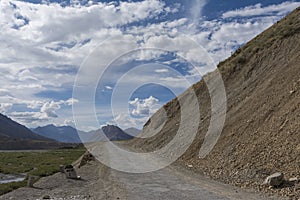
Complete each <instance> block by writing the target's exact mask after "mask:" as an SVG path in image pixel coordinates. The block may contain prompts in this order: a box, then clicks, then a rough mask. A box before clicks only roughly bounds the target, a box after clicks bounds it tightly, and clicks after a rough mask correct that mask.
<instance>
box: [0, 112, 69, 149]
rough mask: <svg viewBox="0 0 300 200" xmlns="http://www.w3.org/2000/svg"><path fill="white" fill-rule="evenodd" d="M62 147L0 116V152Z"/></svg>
mask: <svg viewBox="0 0 300 200" xmlns="http://www.w3.org/2000/svg"><path fill="white" fill-rule="evenodd" d="M62 146H64V144H61V143H58V142H56V141H54V140H52V139H50V138H47V137H43V136H40V135H37V134H35V133H33V132H32V131H31V130H29V129H28V128H26V127H25V126H23V125H21V124H19V123H17V122H15V121H13V120H11V119H10V118H8V117H6V116H5V115H2V114H0V150H21V149H49V148H58V147H62Z"/></svg>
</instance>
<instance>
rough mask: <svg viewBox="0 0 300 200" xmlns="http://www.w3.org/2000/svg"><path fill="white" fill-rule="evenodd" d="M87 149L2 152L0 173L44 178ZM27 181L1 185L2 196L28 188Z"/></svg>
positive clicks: (0, 154)
mask: <svg viewBox="0 0 300 200" xmlns="http://www.w3.org/2000/svg"><path fill="white" fill-rule="evenodd" d="M85 151H86V149H84V148H75V149H59V150H49V151H40V152H36V151H34V152H0V173H3V174H20V173H26V174H27V175H34V176H38V177H44V176H49V175H52V174H54V173H56V172H58V171H59V165H67V164H71V163H72V162H74V161H75V160H77V159H78V158H79V157H80V156H81V155H82V154H83V153H84V152H85ZM26 184H27V180H26V179H25V180H24V181H21V182H12V183H5V184H0V195H2V194H5V193H7V192H10V191H12V190H14V189H17V188H19V187H23V186H26Z"/></svg>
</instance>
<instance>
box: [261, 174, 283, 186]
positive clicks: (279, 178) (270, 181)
mask: <svg viewBox="0 0 300 200" xmlns="http://www.w3.org/2000/svg"><path fill="white" fill-rule="evenodd" d="M283 182H284V175H283V173H280V172H277V173H275V174H272V175H270V176H268V177H267V178H266V179H265V181H264V183H263V184H264V185H268V186H272V187H278V186H280V185H281V184H282V183H283Z"/></svg>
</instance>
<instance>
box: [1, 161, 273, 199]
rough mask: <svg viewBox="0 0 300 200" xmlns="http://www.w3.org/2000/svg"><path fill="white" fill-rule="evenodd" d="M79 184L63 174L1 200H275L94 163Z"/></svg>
mask: <svg viewBox="0 0 300 200" xmlns="http://www.w3.org/2000/svg"><path fill="white" fill-rule="evenodd" d="M77 172H78V175H80V176H81V177H82V180H71V179H66V178H65V176H64V174H61V173H57V174H55V175H52V176H49V177H44V178H42V179H40V180H39V181H38V182H37V183H35V185H34V186H35V188H27V187H24V188H19V189H17V190H15V191H13V192H10V193H7V194H5V195H3V196H0V200H7V199H11V200H20V199H22V200H23V199H24V200H27V199H28V200H37V199H43V198H47V195H49V197H50V198H51V199H55V200H58V199H60V200H71V199H73V200H75V199H76V200H100V199H129V200H135V199H137V200H144V199H147V200H148V199H150V200H151V199H170V200H171V199H172V200H176V199H178V200H179V199H180V200H181V199H191V200H193V199H195V200H196V199H197V200H199V199H203V200H205V199H220V200H225V199H256V200H258V199H278V198H269V197H266V196H262V194H255V193H251V192H246V191H243V190H241V189H239V188H235V187H232V186H229V185H225V184H222V183H218V182H216V181H212V180H209V179H207V178H205V177H202V176H200V175H198V174H194V173H193V172H191V171H190V170H187V169H182V168H181V167H180V166H172V167H168V168H165V169H162V170H159V171H156V172H151V173H146V174H128V173H123V172H118V171H115V170H112V169H109V168H107V167H106V166H104V165H102V164H100V163H99V162H97V161H92V162H90V163H88V164H87V165H85V166H83V167H81V168H79V169H77Z"/></svg>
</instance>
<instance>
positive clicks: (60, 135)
mask: <svg viewBox="0 0 300 200" xmlns="http://www.w3.org/2000/svg"><path fill="white" fill-rule="evenodd" d="M33 132H35V133H37V134H39V135H41V136H44V137H48V138H52V139H54V140H56V141H59V142H65V143H81V140H80V137H79V135H78V133H77V130H76V129H75V128H73V127H71V126H59V127H58V126H55V125H53V124H49V125H47V126H43V127H41V126H39V127H37V128H35V129H33Z"/></svg>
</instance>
